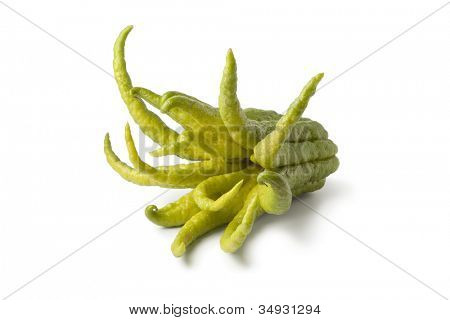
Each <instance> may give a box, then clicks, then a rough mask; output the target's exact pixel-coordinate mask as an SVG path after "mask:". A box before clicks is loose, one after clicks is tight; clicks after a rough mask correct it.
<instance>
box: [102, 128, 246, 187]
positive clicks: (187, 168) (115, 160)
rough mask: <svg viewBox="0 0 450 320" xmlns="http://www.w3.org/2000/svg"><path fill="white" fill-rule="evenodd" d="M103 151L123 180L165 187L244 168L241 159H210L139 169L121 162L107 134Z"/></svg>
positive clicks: (196, 183)
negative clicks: (144, 169) (229, 160)
mask: <svg viewBox="0 0 450 320" xmlns="http://www.w3.org/2000/svg"><path fill="white" fill-rule="evenodd" d="M104 151H105V155H106V159H107V161H108V163H109V165H110V166H111V167H112V168H113V169H114V170H115V171H116V172H117V173H118V174H119V175H120V176H121V177H122V178H124V179H125V180H128V181H130V182H133V183H135V184H138V185H144V186H160V187H166V188H194V187H195V186H197V185H198V184H199V183H200V182H202V181H203V180H205V179H207V178H208V177H211V176H215V175H217V174H224V173H228V172H233V171H238V170H241V169H242V168H245V166H246V163H245V162H241V161H231V162H228V161H224V160H223V159H212V160H206V161H201V162H194V163H189V164H179V165H173V166H161V167H156V168H153V167H150V166H148V169H147V170H149V171H151V172H149V171H139V170H136V169H133V168H131V167H129V166H128V165H127V164H126V163H124V162H122V161H121V160H120V159H119V157H117V155H116V154H115V153H114V151H113V150H112V147H111V141H110V139H109V134H107V135H106V136H105V142H104Z"/></svg>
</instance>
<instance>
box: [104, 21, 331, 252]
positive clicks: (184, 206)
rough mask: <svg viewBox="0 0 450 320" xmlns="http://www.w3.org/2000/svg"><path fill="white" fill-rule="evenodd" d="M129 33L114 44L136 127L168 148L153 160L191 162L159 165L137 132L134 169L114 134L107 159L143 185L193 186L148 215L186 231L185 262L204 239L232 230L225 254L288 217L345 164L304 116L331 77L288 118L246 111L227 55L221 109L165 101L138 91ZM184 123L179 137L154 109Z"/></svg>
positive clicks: (131, 147)
mask: <svg viewBox="0 0 450 320" xmlns="http://www.w3.org/2000/svg"><path fill="white" fill-rule="evenodd" d="M131 29H132V26H128V27H126V28H125V29H124V30H123V31H122V32H121V33H120V34H119V36H118V38H117V40H116V43H115V45H114V60H113V67H114V76H115V79H116V82H117V86H118V88H119V91H120V94H121V97H122V99H123V101H124V103H125V105H126V106H127V108H128V111H129V113H130V115H131V117H132V118H133V120H134V122H135V123H136V124H137V125H138V126H139V128H140V130H141V131H142V132H143V133H144V134H145V135H146V136H147V137H149V138H150V139H152V140H153V141H155V142H156V143H158V144H159V145H160V148H159V149H156V150H154V151H152V152H151V153H150V155H152V156H154V157H160V156H178V157H180V158H183V159H186V160H190V161H191V162H190V163H187V164H178V165H172V166H157V167H152V166H150V165H149V164H147V163H146V162H145V161H144V160H143V159H142V158H141V156H140V155H139V153H138V151H137V149H136V145H135V142H134V140H133V137H132V134H131V129H130V126H129V125H128V124H126V126H125V144H126V147H127V151H128V156H129V161H130V163H131V166H130V165H128V164H126V163H125V162H123V161H121V160H120V158H119V157H118V156H117V155H116V154H115V152H114V151H113V149H112V146H111V141H110V138H109V134H107V135H106V136H105V140H104V152H105V155H106V159H107V162H108V163H109V165H110V166H111V167H112V168H113V169H114V170H115V171H116V172H117V173H118V174H119V175H120V176H121V177H122V178H124V179H126V180H128V181H130V182H132V183H135V184H138V185H144V186H160V187H164V188H191V189H192V190H191V191H190V192H188V193H187V194H185V195H184V196H182V197H181V198H180V199H178V200H177V201H175V202H173V203H170V204H168V205H166V206H164V207H162V208H158V207H157V206H155V205H150V206H148V207H147V208H146V209H145V215H146V216H147V218H148V219H149V220H150V221H152V222H153V223H155V224H157V225H160V226H164V227H178V226H181V229H180V231H179V233H178V235H177V236H176V238H175V240H174V241H173V243H172V253H173V254H174V255H175V256H177V257H179V256H181V255H183V254H184V253H185V251H186V249H187V247H188V246H189V245H190V244H191V243H192V242H193V241H195V240H196V239H197V238H198V237H200V236H202V235H203V234H205V233H207V232H209V231H210V230H212V229H214V228H217V227H219V226H222V225H227V226H226V228H225V231H224V233H223V236H222V238H221V240H220V246H221V248H222V249H223V250H224V251H225V252H230V253H231V252H235V251H236V250H238V249H239V248H240V247H241V246H242V245H243V243H244V242H245V239H246V238H247V237H248V235H249V234H250V232H251V230H252V227H253V224H254V223H255V221H256V219H257V218H258V217H259V216H261V215H262V214H263V213H267V214H276V215H279V214H283V213H285V212H287V211H288V210H289V208H290V206H291V202H292V197H295V196H298V195H300V194H302V193H305V192H313V191H316V190H318V189H320V188H322V187H323V186H324V184H325V179H326V178H327V177H328V176H329V175H330V174H332V173H333V172H335V171H336V170H337V168H338V166H339V160H338V159H337V157H336V153H337V146H336V145H335V144H334V143H333V142H332V141H331V140H329V139H328V132H327V131H326V130H325V129H324V128H323V126H322V125H321V124H320V123H318V122H316V121H313V120H310V119H307V118H302V115H303V112H304V111H305V109H306V107H307V105H308V102H309V100H310V98H311V97H312V96H313V95H314V93H315V91H316V88H317V85H318V84H319V82H320V80H321V79H322V77H323V74H322V73H319V74H318V75H316V76H314V77H313V78H312V79H311V80H310V81H309V82H308V83H307V84H306V85H305V87H304V88H303V90H302V91H301V92H300V95H299V96H298V97H297V98H296V99H295V100H294V101H293V102H292V104H291V105H290V106H289V108H288V110H287V112H286V114H285V115H280V114H278V113H276V112H275V111H268V110H261V109H256V108H247V109H242V108H241V105H240V102H239V99H238V96H237V64H236V60H235V57H234V55H233V52H232V51H231V49H230V50H228V53H227V55H226V60H225V67H224V70H223V76H222V81H221V83H220V90H219V99H218V108H215V107H212V106H211V105H209V104H207V103H205V102H202V101H200V100H198V99H196V98H194V97H192V96H189V95H186V94H184V93H181V92H177V91H168V92H166V93H164V94H162V95H159V94H157V93H155V92H153V91H151V90H149V89H146V88H143V87H134V86H133V84H132V81H131V78H130V76H129V74H128V72H127V68H126V62H125V41H126V39H127V37H128V35H129V33H130V31H131ZM146 103H148V104H149V105H151V106H153V107H154V108H156V109H158V110H159V111H160V112H161V113H163V114H166V115H168V116H170V117H171V118H172V119H173V120H175V121H176V122H178V123H179V124H180V125H181V126H182V128H183V131H182V132H181V133H178V132H176V131H175V130H173V129H171V128H169V127H168V126H167V125H166V124H165V123H164V122H163V121H162V120H161V118H160V117H159V116H158V115H156V114H155V113H154V112H152V111H151V110H150V109H149V108H148V107H147V105H146Z"/></svg>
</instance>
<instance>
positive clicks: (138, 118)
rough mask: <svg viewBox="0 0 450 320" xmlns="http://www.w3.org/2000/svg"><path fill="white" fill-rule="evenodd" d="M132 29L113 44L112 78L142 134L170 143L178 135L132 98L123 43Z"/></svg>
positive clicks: (159, 142) (125, 30)
mask: <svg viewBox="0 0 450 320" xmlns="http://www.w3.org/2000/svg"><path fill="white" fill-rule="evenodd" d="M132 29H133V27H132V26H128V27H126V28H125V29H123V30H122V32H121V33H120V35H119V36H118V38H117V40H116V43H115V44H114V61H113V66H114V77H115V78H116V82H117V85H118V87H119V91H120V94H121V96H122V99H123V101H124V102H125V104H126V105H127V108H128V111H129V112H130V114H131V116H132V117H133V119H134V121H135V122H136V123H137V124H138V125H139V127H140V128H141V130H142V132H143V133H144V134H145V135H147V136H148V137H150V138H151V139H152V140H154V141H156V142H157V143H158V144H161V145H164V144H168V143H172V142H174V141H176V139H177V137H178V133H177V132H176V131H174V130H172V129H170V128H169V127H168V126H167V125H166V124H164V122H163V121H162V120H161V119H160V118H159V117H158V116H157V115H156V114H154V113H153V112H151V111H150V110H148V109H147V107H146V106H145V104H144V102H143V101H142V100H141V99H140V98H138V97H136V96H134V95H133V93H132V91H131V89H132V87H133V85H132V82H131V78H130V76H129V74H128V72H127V68H126V62H125V41H126V39H127V36H128V34H129V33H130V31H131V30H132ZM156 98H157V96H156V94H155V99H156Z"/></svg>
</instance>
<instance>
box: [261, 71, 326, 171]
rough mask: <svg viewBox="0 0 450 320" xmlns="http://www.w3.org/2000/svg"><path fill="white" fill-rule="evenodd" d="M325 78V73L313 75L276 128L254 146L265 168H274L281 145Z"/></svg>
mask: <svg viewBox="0 0 450 320" xmlns="http://www.w3.org/2000/svg"><path fill="white" fill-rule="evenodd" d="M322 78H323V73H319V74H318V75H316V76H315V77H313V78H312V79H311V80H310V81H309V82H308V83H307V84H306V86H305V87H304V88H303V90H302V92H301V93H300V95H299V96H298V97H297V99H295V100H294V102H292V103H291V105H290V106H289V109H288V111H287V112H286V114H285V115H284V116H282V117H281V118H280V120H278V122H277V125H276V128H275V130H273V131H272V132H271V133H269V134H268V135H267V136H266V137H265V138H264V139H262V140H261V141H259V142H258V144H257V145H256V146H255V148H254V157H255V160H256V162H257V163H258V164H260V165H261V166H263V167H264V168H273V167H274V164H273V162H274V159H275V157H276V154H277V153H278V152H279V150H280V148H281V146H282V145H283V143H284V142H285V140H286V138H287V137H288V136H289V133H290V130H291V128H292V126H294V125H295V123H296V122H297V121H298V120H299V119H300V117H301V115H302V114H303V112H304V111H305V109H306V106H307V105H308V101H309V99H310V98H311V97H312V96H313V95H314V93H315V92H316V87H317V85H318V84H319V82H320V80H321V79H322Z"/></svg>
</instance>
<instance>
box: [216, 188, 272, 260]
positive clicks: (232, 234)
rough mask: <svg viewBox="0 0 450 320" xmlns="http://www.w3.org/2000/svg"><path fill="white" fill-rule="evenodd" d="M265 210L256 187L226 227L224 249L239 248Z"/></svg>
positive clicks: (221, 242) (228, 250)
mask: <svg viewBox="0 0 450 320" xmlns="http://www.w3.org/2000/svg"><path fill="white" fill-rule="evenodd" d="M263 212H264V211H263V209H262V208H261V206H260V204H259V200H258V191H257V187H254V188H253V189H252V190H251V191H250V193H249V194H248V196H247V198H246V200H245V203H244V206H243V207H242V209H241V210H240V211H239V212H238V213H237V214H236V216H235V217H234V218H233V220H232V221H231V222H230V223H229V224H228V226H227V227H226V229H225V231H224V233H223V235H222V237H221V239H220V247H221V248H222V250H223V251H225V252H229V253H233V252H235V251H236V250H238V249H239V248H240V247H241V246H242V245H243V243H244V241H245V239H247V236H248V235H249V234H250V232H251V231H252V227H253V223H254V222H255V220H256V218H257V217H258V216H259V215H261V214H262V213H263Z"/></svg>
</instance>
